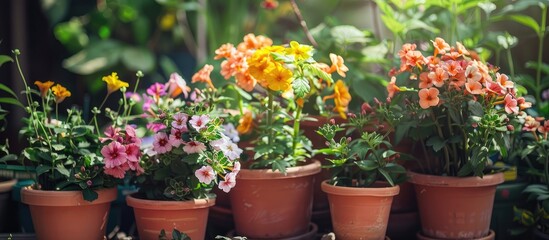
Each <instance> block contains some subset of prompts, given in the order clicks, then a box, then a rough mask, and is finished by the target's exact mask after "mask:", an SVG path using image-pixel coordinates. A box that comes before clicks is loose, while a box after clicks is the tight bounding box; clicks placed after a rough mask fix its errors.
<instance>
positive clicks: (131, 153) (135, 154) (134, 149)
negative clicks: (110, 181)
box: [126, 143, 141, 162]
mask: <svg viewBox="0 0 549 240" xmlns="http://www.w3.org/2000/svg"><path fill="white" fill-rule="evenodd" d="M126 155H127V157H128V161H130V162H139V158H140V157H141V151H140V149H139V145H137V144H135V143H132V144H128V145H126Z"/></svg>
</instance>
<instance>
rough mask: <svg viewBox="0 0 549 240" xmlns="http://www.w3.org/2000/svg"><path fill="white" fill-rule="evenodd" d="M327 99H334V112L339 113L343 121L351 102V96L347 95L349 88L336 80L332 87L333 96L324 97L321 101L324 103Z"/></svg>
mask: <svg viewBox="0 0 549 240" xmlns="http://www.w3.org/2000/svg"><path fill="white" fill-rule="evenodd" d="M327 99H334V103H335V108H334V111H336V112H338V113H339V116H341V118H343V119H347V115H345V113H346V112H347V108H348V106H349V103H350V102H351V99H352V98H351V94H350V93H349V88H347V86H346V85H345V82H343V81H342V80H341V79H340V80H337V82H336V83H335V86H334V94H332V95H329V96H325V97H324V98H323V99H322V100H324V101H326V100H327Z"/></svg>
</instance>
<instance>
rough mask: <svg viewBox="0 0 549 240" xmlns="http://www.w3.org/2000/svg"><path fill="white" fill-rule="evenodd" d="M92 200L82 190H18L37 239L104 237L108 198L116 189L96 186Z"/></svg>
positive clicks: (113, 198)
mask: <svg viewBox="0 0 549 240" xmlns="http://www.w3.org/2000/svg"><path fill="white" fill-rule="evenodd" d="M97 193H98V194H99V197H98V198H97V199H96V200H94V201H93V202H88V201H86V200H84V199H83V198H82V192H81V191H42V190H34V189H31V188H29V187H28V188H23V189H22V190H21V201H22V202H23V203H26V204H28V205H29V207H30V212H31V216H32V222H33V223H34V230H35V231H36V236H37V238H38V239H45V240H49V239H56V240H64V239H66V240H72V239H82V240H88V239H89V240H98V239H103V237H104V236H105V230H106V228H107V219H108V217H109V209H110V206H111V202H112V201H114V200H115V199H116V196H117V189H116V188H109V189H101V190H97Z"/></svg>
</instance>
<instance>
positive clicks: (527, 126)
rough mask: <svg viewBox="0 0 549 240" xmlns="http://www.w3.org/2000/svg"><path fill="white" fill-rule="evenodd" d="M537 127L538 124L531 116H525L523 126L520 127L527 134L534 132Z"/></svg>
mask: <svg viewBox="0 0 549 240" xmlns="http://www.w3.org/2000/svg"><path fill="white" fill-rule="evenodd" d="M539 126H540V123H539V122H538V121H537V120H536V119H535V118H533V117H531V116H526V117H525V118H524V125H523V127H522V130H523V131H527V132H535V131H536V130H537V129H538V127H539Z"/></svg>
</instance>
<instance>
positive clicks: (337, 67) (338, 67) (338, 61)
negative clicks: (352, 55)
mask: <svg viewBox="0 0 549 240" xmlns="http://www.w3.org/2000/svg"><path fill="white" fill-rule="evenodd" d="M330 60H331V61H332V66H331V67H330V71H331V72H334V71H335V72H337V74H339V76H342V77H345V73H346V72H347V71H349V68H348V67H347V66H345V64H344V60H343V58H342V57H341V56H339V55H336V54H333V53H330Z"/></svg>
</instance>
